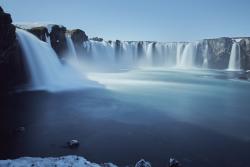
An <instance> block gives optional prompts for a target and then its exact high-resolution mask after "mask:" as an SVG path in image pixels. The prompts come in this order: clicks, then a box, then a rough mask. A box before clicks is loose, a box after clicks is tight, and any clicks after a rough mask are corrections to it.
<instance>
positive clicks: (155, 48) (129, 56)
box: [84, 41, 207, 69]
mask: <svg viewBox="0 0 250 167" xmlns="http://www.w3.org/2000/svg"><path fill="white" fill-rule="evenodd" d="M84 45H85V48H86V50H87V53H88V57H91V58H92V61H90V63H92V64H91V66H98V67H99V68H101V67H104V68H111V67H116V68H120V69H127V68H128V69H129V68H133V67H152V66H154V67H155V66H157V67H178V68H193V67H195V66H196V64H195V62H194V61H195V56H196V54H197V53H196V52H197V43H183V42H180V43H159V42H157V43H154V42H143V44H142V45H141V47H142V48H141V51H142V53H140V55H139V53H138V49H139V48H138V47H139V42H126V41H125V42H121V45H120V46H116V43H115V42H111V43H108V42H106V41H102V42H98V41H88V42H85V44H84ZM119 49H120V50H119ZM117 50H119V51H117ZM205 54H207V53H205ZM204 61H206V62H204V63H203V64H207V58H206V57H204ZM203 64H201V65H200V66H202V65H203Z"/></svg>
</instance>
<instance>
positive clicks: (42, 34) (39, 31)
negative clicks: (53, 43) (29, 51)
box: [28, 26, 49, 42]
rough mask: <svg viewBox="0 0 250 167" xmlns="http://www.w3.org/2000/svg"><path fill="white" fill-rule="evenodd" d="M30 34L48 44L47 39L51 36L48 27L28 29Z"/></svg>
mask: <svg viewBox="0 0 250 167" xmlns="http://www.w3.org/2000/svg"><path fill="white" fill-rule="evenodd" d="M28 31H29V32H31V33H32V34H34V35H35V36H37V38H39V39H40V40H42V41H44V42H46V38H47V37H48V36H49V32H48V29H47V27H43V26H41V27H34V28H31V29H28Z"/></svg>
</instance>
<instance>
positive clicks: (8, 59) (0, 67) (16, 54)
mask: <svg viewBox="0 0 250 167" xmlns="http://www.w3.org/2000/svg"><path fill="white" fill-rule="evenodd" d="M11 23H12V19H11V16H10V14H8V13H5V12H4V11H3V9H2V8H0V81H1V82H0V94H5V93H6V92H8V89H10V88H12V87H14V86H16V85H18V84H20V83H24V82H25V81H26V80H27V75H26V72H25V70H24V62H23V60H22V52H21V48H20V45H19V43H18V41H17V40H16V33H15V30H16V27H15V26H14V25H13V24H11Z"/></svg>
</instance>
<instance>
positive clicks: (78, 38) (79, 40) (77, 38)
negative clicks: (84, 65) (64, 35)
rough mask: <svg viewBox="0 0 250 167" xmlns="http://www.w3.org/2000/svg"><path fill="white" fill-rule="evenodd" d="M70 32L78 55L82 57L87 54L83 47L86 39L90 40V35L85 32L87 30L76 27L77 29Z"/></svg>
mask: <svg viewBox="0 0 250 167" xmlns="http://www.w3.org/2000/svg"><path fill="white" fill-rule="evenodd" d="M69 33H70V35H71V39H72V41H73V43H74V46H75V50H76V54H77V56H78V57H82V56H84V55H86V51H85V49H84V47H83V43H84V42H85V41H88V36H87V35H86V34H85V32H84V31H82V30H80V29H75V30H71V31H69Z"/></svg>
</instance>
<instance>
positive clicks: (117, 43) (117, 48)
mask: <svg viewBox="0 0 250 167" xmlns="http://www.w3.org/2000/svg"><path fill="white" fill-rule="evenodd" d="M122 53H123V48H122V43H121V41H120V40H116V41H115V58H116V59H117V60H119V59H120V58H121V56H122Z"/></svg>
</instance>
